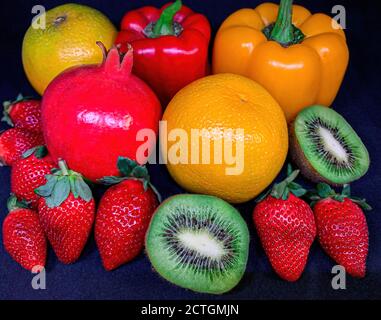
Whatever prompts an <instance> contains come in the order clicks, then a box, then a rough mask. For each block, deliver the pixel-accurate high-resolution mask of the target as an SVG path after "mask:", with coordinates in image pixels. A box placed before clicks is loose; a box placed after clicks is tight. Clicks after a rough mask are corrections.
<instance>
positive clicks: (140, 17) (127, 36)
mask: <svg viewBox="0 0 381 320" xmlns="http://www.w3.org/2000/svg"><path fill="white" fill-rule="evenodd" d="M121 29H122V31H121V32H120V33H119V35H118V38H117V40H116V44H119V45H121V46H122V48H121V50H122V52H127V50H128V45H131V46H132V47H133V50H134V69H133V72H134V74H135V75H137V76H138V77H140V78H141V79H142V80H144V81H145V82H146V83H147V84H148V85H150V86H151V88H152V89H153V90H154V91H155V92H156V94H157V95H158V97H159V98H160V100H161V102H162V104H163V106H166V105H167V104H168V102H169V101H170V100H171V99H172V98H173V96H174V95H175V94H176V93H177V92H178V91H179V90H180V89H182V88H183V87H185V86H186V85H188V84H189V83H191V82H193V81H194V80H197V79H199V78H202V77H204V76H206V75H207V72H208V46H209V40H210V33H211V30H210V24H209V21H208V20H207V18H206V17H205V16H203V15H201V14H198V13H195V12H193V11H192V10H191V9H190V8H188V7H186V6H183V5H182V3H181V0H177V1H175V2H174V3H172V4H171V3H169V4H167V5H165V6H164V7H162V8H161V9H157V8H154V7H143V8H140V9H137V10H134V11H130V12H128V13H127V14H126V15H125V16H124V18H123V21H122V26H121Z"/></svg>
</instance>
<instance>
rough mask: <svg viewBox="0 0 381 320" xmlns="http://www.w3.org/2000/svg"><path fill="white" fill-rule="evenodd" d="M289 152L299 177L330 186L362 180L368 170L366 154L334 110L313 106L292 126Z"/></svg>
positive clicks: (350, 129)
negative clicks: (300, 174) (297, 168)
mask: <svg viewBox="0 0 381 320" xmlns="http://www.w3.org/2000/svg"><path fill="white" fill-rule="evenodd" d="M290 152H291V157H292V160H293V161H294V162H295V163H296V165H297V166H298V167H299V169H300V171H301V172H302V174H303V175H304V176H305V177H306V178H308V179H309V180H311V181H313V182H326V183H328V184H330V185H333V186H340V185H343V184H348V183H350V182H352V181H355V180H357V179H359V178H361V177H362V176H363V175H364V174H365V173H366V172H367V171H368V169H369V162H370V161H369V153H368V151H367V149H366V147H365V146H364V144H363V142H362V141H361V139H360V137H359V136H358V135H357V134H356V132H355V131H354V130H353V128H352V127H351V126H350V125H349V123H348V122H347V121H346V120H345V119H344V118H343V117H342V116H341V115H340V114H338V113H337V112H336V111H334V110H332V109H329V108H327V107H323V106H318V105H316V106H312V107H309V108H306V109H304V110H303V111H301V112H300V113H299V114H298V116H297V117H296V119H295V121H294V122H293V123H292V124H291V128H290Z"/></svg>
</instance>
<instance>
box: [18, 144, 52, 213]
mask: <svg viewBox="0 0 381 320" xmlns="http://www.w3.org/2000/svg"><path fill="white" fill-rule="evenodd" d="M46 153H47V150H46V148H45V147H42V146H41V147H36V148H33V149H30V150H28V151H27V152H26V153H24V154H23V157H22V158H21V159H20V160H17V161H16V162H15V163H14V164H13V166H12V170H11V191H12V193H13V194H14V195H15V196H16V197H17V198H18V199H22V200H25V201H26V202H28V203H29V205H30V207H31V208H33V209H36V208H37V202H38V199H39V196H38V195H37V194H36V193H35V192H34V190H35V189H37V188H39V187H41V186H42V185H44V184H45V183H46V178H45V176H46V175H48V174H50V173H51V171H52V169H53V168H54V163H53V160H52V159H51V158H50V157H49V156H47V155H46Z"/></svg>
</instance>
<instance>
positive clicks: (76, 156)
mask: <svg viewBox="0 0 381 320" xmlns="http://www.w3.org/2000/svg"><path fill="white" fill-rule="evenodd" d="M35 22H36V21H34V23H35ZM46 23H47V28H46V29H38V28H33V26H31V28H30V29H29V30H28V31H27V33H26V35H25V38H24V43H23V64H24V68H25V71H26V74H27V77H28V79H29V80H30V82H31V84H32V85H33V86H34V88H35V89H36V90H37V91H38V92H39V93H40V94H43V96H42V99H41V100H39V99H37V100H35V99H31V98H24V97H23V96H21V95H20V96H19V97H17V99H16V100H15V101H13V102H5V103H4V116H3V121H4V122H6V123H7V124H8V125H10V126H11V127H12V128H9V129H8V130H6V131H4V132H1V133H0V163H1V164H2V165H8V166H11V192H12V194H11V197H10V198H9V201H8V210H9V214H8V215H7V216H6V217H5V219H4V222H3V244H4V247H5V249H6V251H7V252H8V253H9V255H10V257H12V258H13V260H15V261H16V262H17V263H18V264H20V265H21V266H22V267H24V268H25V269H27V270H34V271H35V270H37V269H36V268H38V270H41V268H43V267H45V264H46V255H47V246H48V245H51V247H52V248H53V251H54V253H55V255H56V256H57V258H58V260H59V261H60V262H62V263H64V264H72V263H76V262H77V261H78V260H79V259H80V257H81V254H82V252H83V249H84V247H85V245H86V243H87V242H88V241H89V239H91V238H93V236H92V230H94V238H95V242H96V245H97V248H98V250H99V253H100V260H101V261H102V264H103V267H104V269H105V270H107V271H112V270H115V269H117V268H120V267H123V265H125V264H128V263H133V260H134V259H135V258H136V257H137V256H138V255H139V254H140V253H141V252H142V251H144V250H145V252H146V256H147V257H148V259H149V260H150V262H151V264H152V267H153V269H154V270H155V272H157V273H158V274H159V275H160V276H161V277H163V278H164V279H166V280H168V281H169V282H171V283H172V284H175V285H177V286H180V287H183V288H185V289H189V290H193V291H196V292H203V293H209V294H222V293H225V292H228V291H230V290H232V289H233V288H234V287H236V286H237V285H238V284H239V283H240V281H241V280H242V278H243V277H244V275H245V271H246V265H247V261H248V259H249V255H250V254H251V252H250V247H249V243H250V231H249V227H248V226H247V224H246V222H245V220H244V219H243V217H242V216H241V214H240V212H239V211H238V210H237V209H236V208H235V207H233V206H232V205H231V204H239V203H244V202H248V201H250V200H254V199H255V198H256V204H255V207H254V208H253V216H252V218H253V222H254V226H255V230H256V231H257V233H258V235H259V240H260V242H261V244H262V247H263V249H264V251H263V252H264V254H265V255H266V256H267V257H268V259H269V262H270V264H271V266H272V268H273V269H274V271H275V273H276V274H277V275H278V276H279V277H280V278H282V279H284V280H286V281H290V282H293V281H297V280H298V279H299V278H300V277H301V276H302V274H303V271H304V269H305V268H306V265H307V263H308V256H309V254H310V248H311V246H312V244H313V242H314V241H315V239H316V238H317V240H318V242H319V243H320V245H321V247H322V248H323V250H324V251H325V252H326V253H327V254H328V256H329V257H331V258H332V260H334V261H335V262H336V263H338V264H340V265H342V266H343V267H344V268H345V269H346V271H347V272H348V274H350V275H351V276H353V277H358V278H362V277H364V276H365V275H366V259H367V255H368V249H369V234H368V226H367V222H366V217H365V215H364V213H363V210H369V209H371V208H370V206H369V205H368V204H366V202H365V199H362V198H357V197H352V196H351V195H350V186H349V183H352V182H354V181H356V180H358V179H360V178H362V177H363V176H364V175H365V174H366V173H367V171H368V169H369V166H370V159H369V153H368V151H367V149H366V147H365V145H364V143H363V142H362V140H361V138H360V137H359V136H358V135H357V134H356V132H355V129H354V128H352V127H351V126H350V124H349V123H348V122H347V121H346V120H345V119H344V118H343V117H342V116H341V115H340V114H338V113H337V112H336V111H334V110H332V109H329V108H327V107H329V106H331V104H332V103H333V100H334V98H335V96H336V94H337V92H338V90H339V87H340V85H341V82H342V79H343V77H344V74H345V71H346V68H347V64H348V59H349V53H348V48H347V45H346V39H345V35H344V32H343V30H342V29H341V27H340V26H339V25H338V24H337V23H336V22H334V21H333V20H332V19H331V18H330V17H328V16H326V15H323V14H313V15H312V14H311V13H310V12H309V11H308V10H307V9H305V8H303V7H301V6H297V5H294V6H293V5H292V0H281V1H280V6H279V7H278V6H277V5H275V4H270V3H264V4H262V5H260V6H258V7H257V8H256V9H242V10H239V11H238V12H236V13H233V14H232V15H231V16H229V17H228V18H227V20H226V21H225V22H224V23H223V24H222V26H221V27H220V29H219V31H218V33H217V35H216V39H215V42H214V49H213V68H212V69H213V73H214V74H213V75H209V71H210V70H209V66H208V46H209V42H210V37H211V29H210V24H209V22H208V20H207V18H206V17H205V16H203V15H201V14H199V13H196V12H194V11H192V10H191V9H190V8H188V7H186V6H184V5H182V2H181V1H180V0H176V1H175V2H174V3H169V4H167V5H165V6H164V7H162V8H161V9H157V8H154V7H143V8H140V9H137V10H132V11H129V12H127V13H126V15H125V16H124V18H123V20H122V24H121V31H120V32H119V34H118V35H117V31H116V29H115V28H114V27H113V25H112V24H111V22H110V21H109V20H108V18H106V17H105V16H104V15H103V14H101V13H100V12H99V11H96V10H94V9H92V8H89V7H86V6H82V5H77V4H67V5H63V6H60V7H57V8H54V9H52V10H50V11H48V12H47V14H46ZM335 23H336V24H335ZM243 44H244V45H243ZM270 62H271V63H270ZM296 62H298V63H296ZM163 110H165V111H164V114H163ZM142 137H143V138H142ZM157 137H159V143H158V142H157ZM289 145H290V148H289ZM157 151H159V152H157ZM157 153H159V158H160V161H163V162H160V164H162V163H163V164H166V166H167V169H168V171H169V173H170V175H171V177H172V178H173V179H174V180H175V182H177V183H178V184H179V185H180V186H181V187H183V188H184V189H185V190H187V191H188V192H191V193H194V194H179V195H174V196H172V197H170V198H168V199H166V200H165V201H164V202H162V199H161V195H160V190H157V188H156V187H155V186H154V185H153V184H152V182H151V177H150V175H149V172H148V167H147V163H148V162H149V163H150V164H152V165H153V164H156V162H154V163H151V160H152V159H153V158H155V156H156V154H157ZM287 155H289V158H290V159H291V160H292V161H293V162H294V164H295V165H296V166H297V168H296V169H295V170H294V169H293V168H292V167H291V164H290V165H288V170H287V177H286V178H285V179H284V180H283V181H280V182H278V183H275V184H274V185H273V186H272V187H271V188H269V189H268V190H267V191H266V189H267V188H268V187H269V186H270V185H271V184H272V183H273V182H274V180H275V179H276V178H277V176H278V175H279V173H280V172H281V169H282V167H284V164H285V161H286V158H287ZM299 173H301V174H302V175H303V176H304V177H305V178H306V179H307V180H310V181H311V182H314V183H318V184H317V186H316V188H315V189H312V190H307V188H306V187H303V186H302V182H300V181H299V182H296V179H297V178H298V175H299ZM101 184H102V185H103V186H107V187H108V189H107V191H105V192H104V194H103V195H101V196H100V198H98V197H97V196H95V197H94V196H93V191H94V190H95V189H98V188H99V186H100V185H101ZM337 186H341V187H342V188H343V191H342V193H341V194H338V193H336V192H335V191H334V190H333V189H332V187H337ZM94 194H96V193H94ZM249 205H250V203H249ZM253 206H254V205H253Z"/></svg>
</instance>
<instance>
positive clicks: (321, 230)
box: [311, 183, 371, 278]
mask: <svg viewBox="0 0 381 320" xmlns="http://www.w3.org/2000/svg"><path fill="white" fill-rule="evenodd" d="M311 199H312V200H314V202H313V210H314V214H315V220H316V226H317V232H318V240H319V243H320V245H321V246H322V248H323V249H324V251H325V252H326V253H327V254H328V255H329V256H330V257H331V258H332V259H333V260H334V261H335V262H336V263H338V264H339V265H341V266H343V267H344V268H345V270H346V272H347V273H348V274H350V275H351V276H353V277H357V278H363V277H365V273H366V258H367V256H368V247H369V235H368V225H367V223H366V218H365V215H364V213H363V211H362V209H361V208H364V209H365V210H370V209H371V207H370V206H369V205H368V204H367V203H366V202H365V200H364V199H359V198H356V197H351V195H350V187H349V185H346V186H344V188H343V192H342V194H336V193H335V191H334V190H332V188H331V187H330V186H328V185H327V184H324V183H320V184H318V186H317V191H316V193H315V194H314V195H312V196H311Z"/></svg>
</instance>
